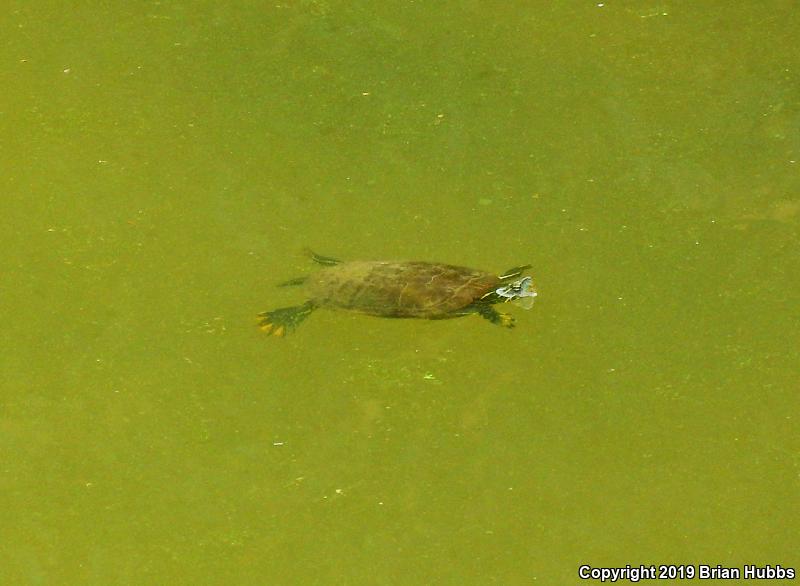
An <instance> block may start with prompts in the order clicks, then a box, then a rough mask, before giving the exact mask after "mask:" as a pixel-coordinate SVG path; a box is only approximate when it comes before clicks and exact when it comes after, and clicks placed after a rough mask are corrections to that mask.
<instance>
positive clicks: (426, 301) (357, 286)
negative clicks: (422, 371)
mask: <svg viewBox="0 0 800 586" xmlns="http://www.w3.org/2000/svg"><path fill="white" fill-rule="evenodd" d="M499 285H500V279H499V278H498V277H497V276H496V275H493V274H491V273H487V272H484V271H477V270H474V269H469V268H466V267H458V266H453V265H447V264H440V263H430V262H390V261H353V262H343V263H341V264H337V265H334V266H331V267H327V268H324V269H322V270H320V271H317V272H316V273H313V274H312V275H310V276H309V278H308V281H307V282H306V286H307V288H308V290H309V293H310V296H311V300H312V302H313V303H314V304H315V305H317V306H320V307H330V308H336V309H345V310H349V311H356V312H359V313H366V314H369V315H376V316H382V317H420V318H428V319H441V318H446V317H456V316H458V315H463V313H464V312H461V311H460V310H462V309H464V308H465V307H467V306H468V305H470V304H472V303H473V302H474V301H476V300H478V299H480V298H481V297H483V295H485V294H486V293H488V292H490V291H492V290H493V289H495V288H496V287H498V286H499Z"/></svg>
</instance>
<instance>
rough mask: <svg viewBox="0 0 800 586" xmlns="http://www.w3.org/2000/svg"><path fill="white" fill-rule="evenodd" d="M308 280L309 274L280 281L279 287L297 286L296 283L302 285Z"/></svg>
mask: <svg viewBox="0 0 800 586" xmlns="http://www.w3.org/2000/svg"><path fill="white" fill-rule="evenodd" d="M307 280H308V275H306V276H305V277H296V278H294V279H289V280H288V281H284V282H283V283H278V287H295V286H296V285H302V284H303V283H305V282H306V281H307Z"/></svg>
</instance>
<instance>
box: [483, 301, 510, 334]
mask: <svg viewBox="0 0 800 586" xmlns="http://www.w3.org/2000/svg"><path fill="white" fill-rule="evenodd" d="M475 311H476V312H477V313H478V314H479V315H480V316H481V317H483V318H485V319H488V320H489V321H490V322H492V323H493V324H495V325H498V326H503V327H504V328H513V327H514V316H513V315H511V314H510V313H500V312H499V311H497V310H496V309H495V308H494V307H492V306H491V305H490V304H488V303H478V304H476V305H475Z"/></svg>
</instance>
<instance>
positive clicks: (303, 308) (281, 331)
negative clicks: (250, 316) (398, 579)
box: [258, 301, 316, 337]
mask: <svg viewBox="0 0 800 586" xmlns="http://www.w3.org/2000/svg"><path fill="white" fill-rule="evenodd" d="M315 308H316V306H315V305H314V302H313V301H306V302H305V303H304V304H303V305H296V306H294V307H282V308H280V309H273V310H272V311H263V312H261V313H259V314H258V326H259V327H260V328H261V331H262V332H264V333H265V334H267V335H270V336H277V337H281V336H285V335H286V334H287V333H288V332H292V331H294V329H295V328H296V327H297V326H299V325H300V323H301V322H302V321H303V320H304V319H306V318H307V317H308V316H309V314H310V313H311V312H312V311H314V309H315Z"/></svg>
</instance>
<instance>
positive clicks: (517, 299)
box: [494, 277, 538, 309]
mask: <svg viewBox="0 0 800 586" xmlns="http://www.w3.org/2000/svg"><path fill="white" fill-rule="evenodd" d="M494 292H495V294H496V295H497V296H498V297H499V298H500V300H501V301H503V302H506V303H507V302H509V301H514V303H515V304H516V305H519V306H520V307H522V308H523V309H530V308H531V307H533V302H534V300H535V299H536V296H537V295H538V293H537V292H536V288H535V287H534V286H533V277H523V278H521V279H518V280H516V281H513V282H511V283H507V284H505V285H503V286H502V287H498V288H497V289H495V290H494Z"/></svg>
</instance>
